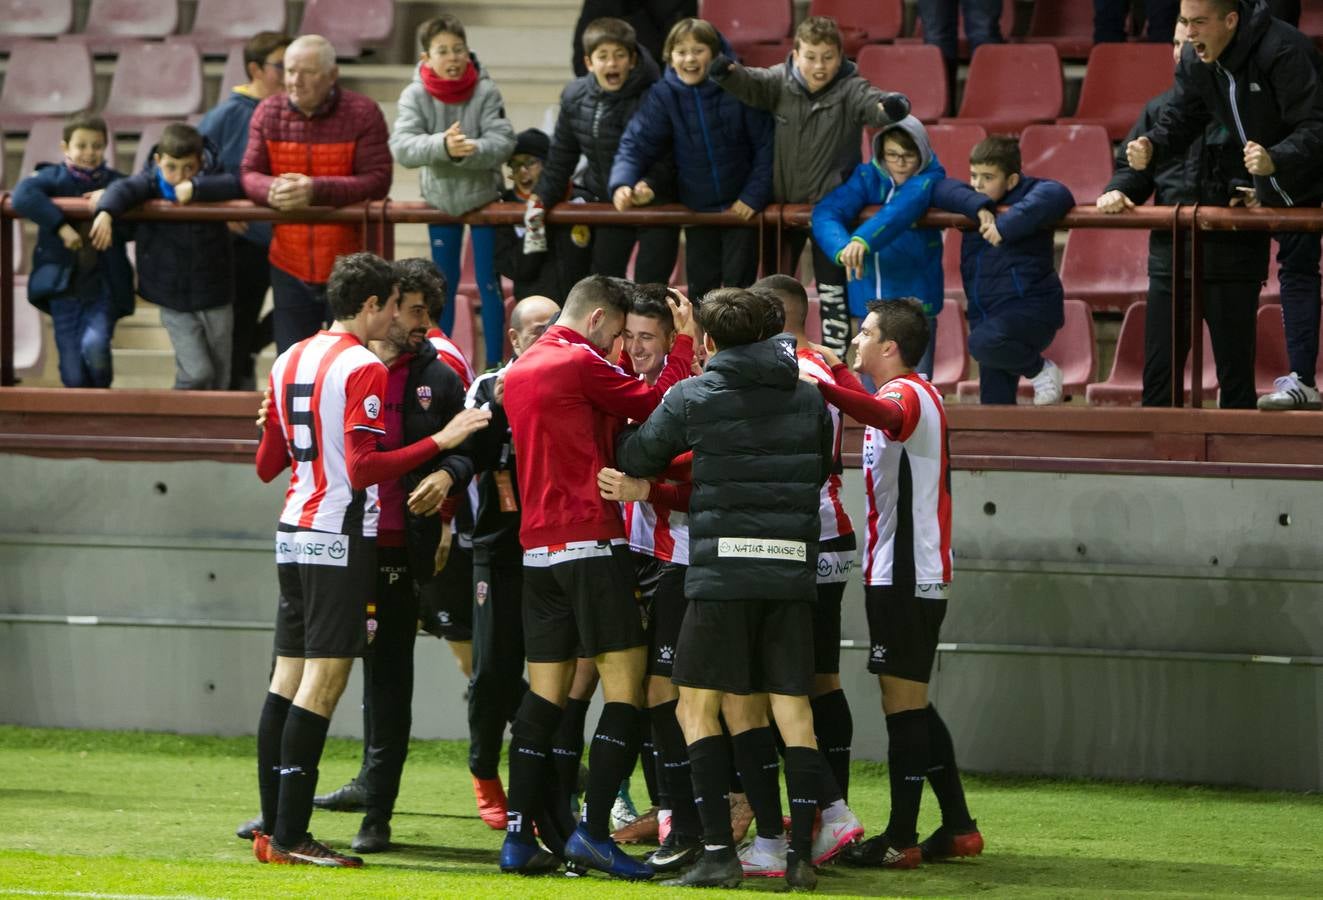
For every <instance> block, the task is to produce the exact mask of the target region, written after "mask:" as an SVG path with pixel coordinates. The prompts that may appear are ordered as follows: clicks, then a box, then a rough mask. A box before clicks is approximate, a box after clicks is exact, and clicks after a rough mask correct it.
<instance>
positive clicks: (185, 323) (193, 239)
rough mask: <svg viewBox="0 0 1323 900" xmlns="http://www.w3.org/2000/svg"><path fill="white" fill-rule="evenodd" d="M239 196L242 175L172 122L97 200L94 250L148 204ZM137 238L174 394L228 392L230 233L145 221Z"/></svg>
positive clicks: (205, 225) (143, 289) (145, 293)
mask: <svg viewBox="0 0 1323 900" xmlns="http://www.w3.org/2000/svg"><path fill="white" fill-rule="evenodd" d="M242 196H243V189H242V188H241V187H240V185H239V176H238V175H236V174H234V173H233V172H222V171H221V170H220V165H219V163H218V162H217V160H216V148H215V145H213V144H212V143H211V142H210V141H207V140H206V139H204V138H203V137H202V135H201V134H199V133H198V131H197V129H196V128H194V127H193V126H192V125H185V124H184V123H182V122H173V123H171V124H169V125H167V126H166V127H165V130H164V131H162V132H161V141H160V143H158V144H157V145H156V147H155V148H153V151H152V158H151V160H150V161H149V162H148V163H147V164H146V165H145V166H143V170H142V171H141V172H139V173H138V174H137V175H133V176H131V177H129V178H124V179H121V180H119V181H117V182H115V183H114V184H113V185H111V187H110V188H109V189H108V190H107V191H106V192H105V194H103V195H102V196H101V199H100V201H99V202H98V203H97V215H96V218H95V219H94V220H93V221H92V230H91V239H92V246H94V247H96V248H97V249H98V250H101V249H104V248H105V247H107V246H109V244H110V237H111V223H112V222H113V220H114V218H115V217H117V216H122V215H124V214H125V213H127V212H130V211H131V210H134V209H136V208H137V207H139V206H141V205H142V204H143V203H146V202H147V201H148V200H162V199H164V200H170V201H172V202H174V203H180V204H183V203H189V202H190V201H193V200H196V201H198V202H200V203H206V202H212V201H217V200H235V199H238V198H239V197H242ZM136 235H137V261H138V293H139V294H141V295H142V297H143V299H145V300H149V301H151V302H152V303H155V304H156V305H157V306H159V307H161V324H162V325H163V326H165V330H166V332H167V333H168V334H169V335H170V344H171V345H172V346H173V347H174V350H175V385H174V386H175V389H176V390H202V391H208V390H210V391H223V390H226V389H227V388H228V387H229V384H230V353H231V349H232V348H231V333H232V331H233V328H234V303H233V299H234V285H233V281H232V269H231V256H230V238H229V230H228V229H227V228H226V227H225V224H224V223H223V222H163V221H144V222H140V223H139V224H138V227H137V229H136Z"/></svg>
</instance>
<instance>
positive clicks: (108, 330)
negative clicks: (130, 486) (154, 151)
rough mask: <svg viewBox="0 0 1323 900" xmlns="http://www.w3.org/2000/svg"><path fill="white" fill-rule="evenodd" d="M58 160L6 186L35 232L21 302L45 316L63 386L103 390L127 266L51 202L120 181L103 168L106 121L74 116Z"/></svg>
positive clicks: (112, 246)
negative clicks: (94, 244) (11, 187)
mask: <svg viewBox="0 0 1323 900" xmlns="http://www.w3.org/2000/svg"><path fill="white" fill-rule="evenodd" d="M60 149H61V150H63V151H64V162H62V163H40V164H39V165H38V166H37V171H36V172H35V173H34V174H32V175H29V176H28V177H27V178H24V179H23V180H22V181H20V182H19V183H18V186H17V187H15V188H14V197H13V201H14V211H15V212H17V213H18V214H19V215H20V216H22V217H24V218H25V219H31V220H32V221H33V222H34V223H36V225H37V227H38V228H40V229H41V230H40V232H39V234H38V235H37V246H36V248H35V249H34V250H33V251H32V272H31V274H30V275H29V276H28V302H30V303H31V304H32V305H33V306H35V307H37V309H39V310H41V311H42V312H45V313H50V316H51V322H52V324H53V325H54V329H55V348H56V350H57V351H58V353H59V357H60V383H61V384H63V385H64V386H65V387H100V388H104V387H110V381H111V378H112V377H113V376H114V370H113V368H112V365H111V356H110V339H111V336H112V335H113V334H114V332H115V320H116V319H119V318H121V317H123V316H127V315H129V314H130V313H132V312H133V269H132V268H131V267H130V266H129V260H128V257H127V256H126V255H125V253H124V241H123V240H122V239H120V238H119V236H116V240H114V241H113V242H112V241H107V243H106V247H105V251H104V252H100V253H99V252H97V250H95V249H93V247H92V244H91V242H90V241H89V240H88V227H89V223H87V222H71V221H69V220H67V219H65V217H64V213H63V212H61V211H60V208H59V207H58V206H56V205H55V204H54V203H52V202H51V198H52V197H89V198H90V199H95V198H97V197H99V196H100V194H101V191H103V190H104V189H105V188H106V186H107V185H109V184H110V183H111V182H113V181H115V180H117V179H120V178H123V177H124V176H123V175H121V174H120V173H119V172H116V171H115V170H114V169H111V168H109V167H108V166H107V165H106V162H105V156H106V123H105V120H104V119H101V118H100V117H97V116H89V115H85V114H81V113H80V114H78V115H76V116H74V117H73V118H72V119H70V120H69V121H68V122H67V123H66V124H65V126H64V139H63V141H61V143H60Z"/></svg>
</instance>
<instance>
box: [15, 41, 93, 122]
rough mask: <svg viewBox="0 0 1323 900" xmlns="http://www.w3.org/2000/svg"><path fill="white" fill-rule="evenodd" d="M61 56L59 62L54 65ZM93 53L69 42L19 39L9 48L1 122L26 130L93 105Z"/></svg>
mask: <svg viewBox="0 0 1323 900" xmlns="http://www.w3.org/2000/svg"><path fill="white" fill-rule="evenodd" d="M52 59H58V60H59V65H51V64H50V63H51V60H52ZM92 98H93V82H92V55H91V54H90V53H88V52H87V48H86V47H84V46H83V45H81V44H76V43H68V42H66V41H63V40H61V41H57V42H55V43H51V42H49V41H19V42H17V43H15V44H14V45H13V46H12V47H11V48H10V51H9V63H8V65H7V66H6V67H5V84H4V88H3V89H0V122H3V123H4V127H5V130H6V131H26V130H27V129H28V128H29V126H31V125H32V123H33V122H35V121H37V120H38V119H44V118H46V117H48V116H67V115H69V114H71V113H76V112H80V111H82V110H85V109H87V108H88V107H90V106H91V105H92Z"/></svg>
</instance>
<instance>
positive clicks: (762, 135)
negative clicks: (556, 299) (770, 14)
mask: <svg viewBox="0 0 1323 900" xmlns="http://www.w3.org/2000/svg"><path fill="white" fill-rule="evenodd" d="M723 53H724V54H727V55H729V54H730V53H731V51H730V47H729V45H728V44H727V43H726V41H725V39H724V38H723V37H722V36H721V35H720V34H719V33H718V32H717V30H716V29H715V28H713V27H712V25H711V23H709V22H705V21H704V20H702V19H681V20H680V21H679V22H676V23H675V25H674V27H672V28H671V31H670V34H669V35H667V37H666V45H665V48H664V50H663V53H662V57H663V59H665V61H666V62H667V63H668V66H667V69H666V72H665V74H664V75H663V76H662V79H661V80H660V81H658V82H656V83H655V84H653V85H652V87H650V88H649V89H648V93H647V94H645V95H644V97H643V102H642V103H641V104H640V105H639V108H638V110H637V111H636V112H635V113H634V117H633V118H632V119H630V122H629V125H628V126H627V127H626V129H625V134H624V136H623V137H622V138H621V139H620V149H619V150H618V151H617V152H616V158H615V162H614V164H613V165H612V166H611V178H610V191H611V197H612V201H613V202H614V203H615V205H616V208H617V209H621V210H624V209H628V208H629V207H630V206H633V205H638V200H637V198H635V197H634V190H633V185H635V184H636V183H637V182H638V181H639V180H640V179H641V178H642V177H643V175H644V174H645V173H646V172H647V171H648V170H649V169H650V168H651V167H652V166H653V165H654V164H655V163H656V162H657V161H658V160H659V159H661V158H662V157H663V156H664V155H665V154H666V153H667V152H668V151H670V150H672V149H673V150H674V154H675V167H676V175H677V184H678V189H679V195H680V202H681V203H683V204H684V205H685V206H688V207H689V208H690V209H694V210H698V211H699V212H722V211H730V212H733V213H735V214H737V215H738V216H739V217H740V218H742V219H746V220H747V219H751V218H753V216H755V215H756V214H757V213H759V212H761V211H762V209H763V207H765V206H766V205H767V203H768V201H769V200H771V197H772V136H773V132H772V117H771V116H770V115H769V114H768V113H766V112H764V111H762V110H758V109H754V108H753V107H751V106H747V105H745V104H744V103H741V102H740V101H739V100H737V99H736V98H735V96H734V95H733V94H729V93H727V92H726V91H723V90H722V89H721V88H720V87H719V86H718V85H717V83H716V82H715V81H713V80H711V79H710V78H708V75H707V72H708V66H709V65H711V63H712V60H713V59H715V58H716V57H718V56H720V55H722V54H723ZM685 248H686V249H685V270H686V271H685V274H686V275H687V277H688V279H689V296H691V297H693V298H694V299H695V300H697V299H699V298H701V297H702V296H703V295H704V294H706V293H707V292H708V291H710V290H713V289H714V288H719V287H748V286H749V285H750V284H752V283H753V281H754V279H755V278H757V277H758V231H757V230H756V229H754V228H722V227H717V226H710V225H709V226H702V225H693V226H689V227H687V228H686V229H685Z"/></svg>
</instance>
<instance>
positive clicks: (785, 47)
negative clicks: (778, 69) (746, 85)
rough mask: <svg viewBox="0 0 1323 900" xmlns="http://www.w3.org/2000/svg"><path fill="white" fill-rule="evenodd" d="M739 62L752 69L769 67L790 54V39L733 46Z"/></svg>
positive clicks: (783, 60) (781, 61)
mask: <svg viewBox="0 0 1323 900" xmlns="http://www.w3.org/2000/svg"><path fill="white" fill-rule="evenodd" d="M733 49H734V50H735V55H736V56H738V57H739V60H740V64H741V65H744V66H748V67H750V68H752V69H770V68H771V67H772V66H774V65H776V64H777V63H783V62H785V61H786V57H787V56H788V55H789V54H790V49H791V41H790V39H789V38H786V39H785V40H784V41H773V42H771V43H767V44H740V45H739V46H738V47H735V48H733Z"/></svg>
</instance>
